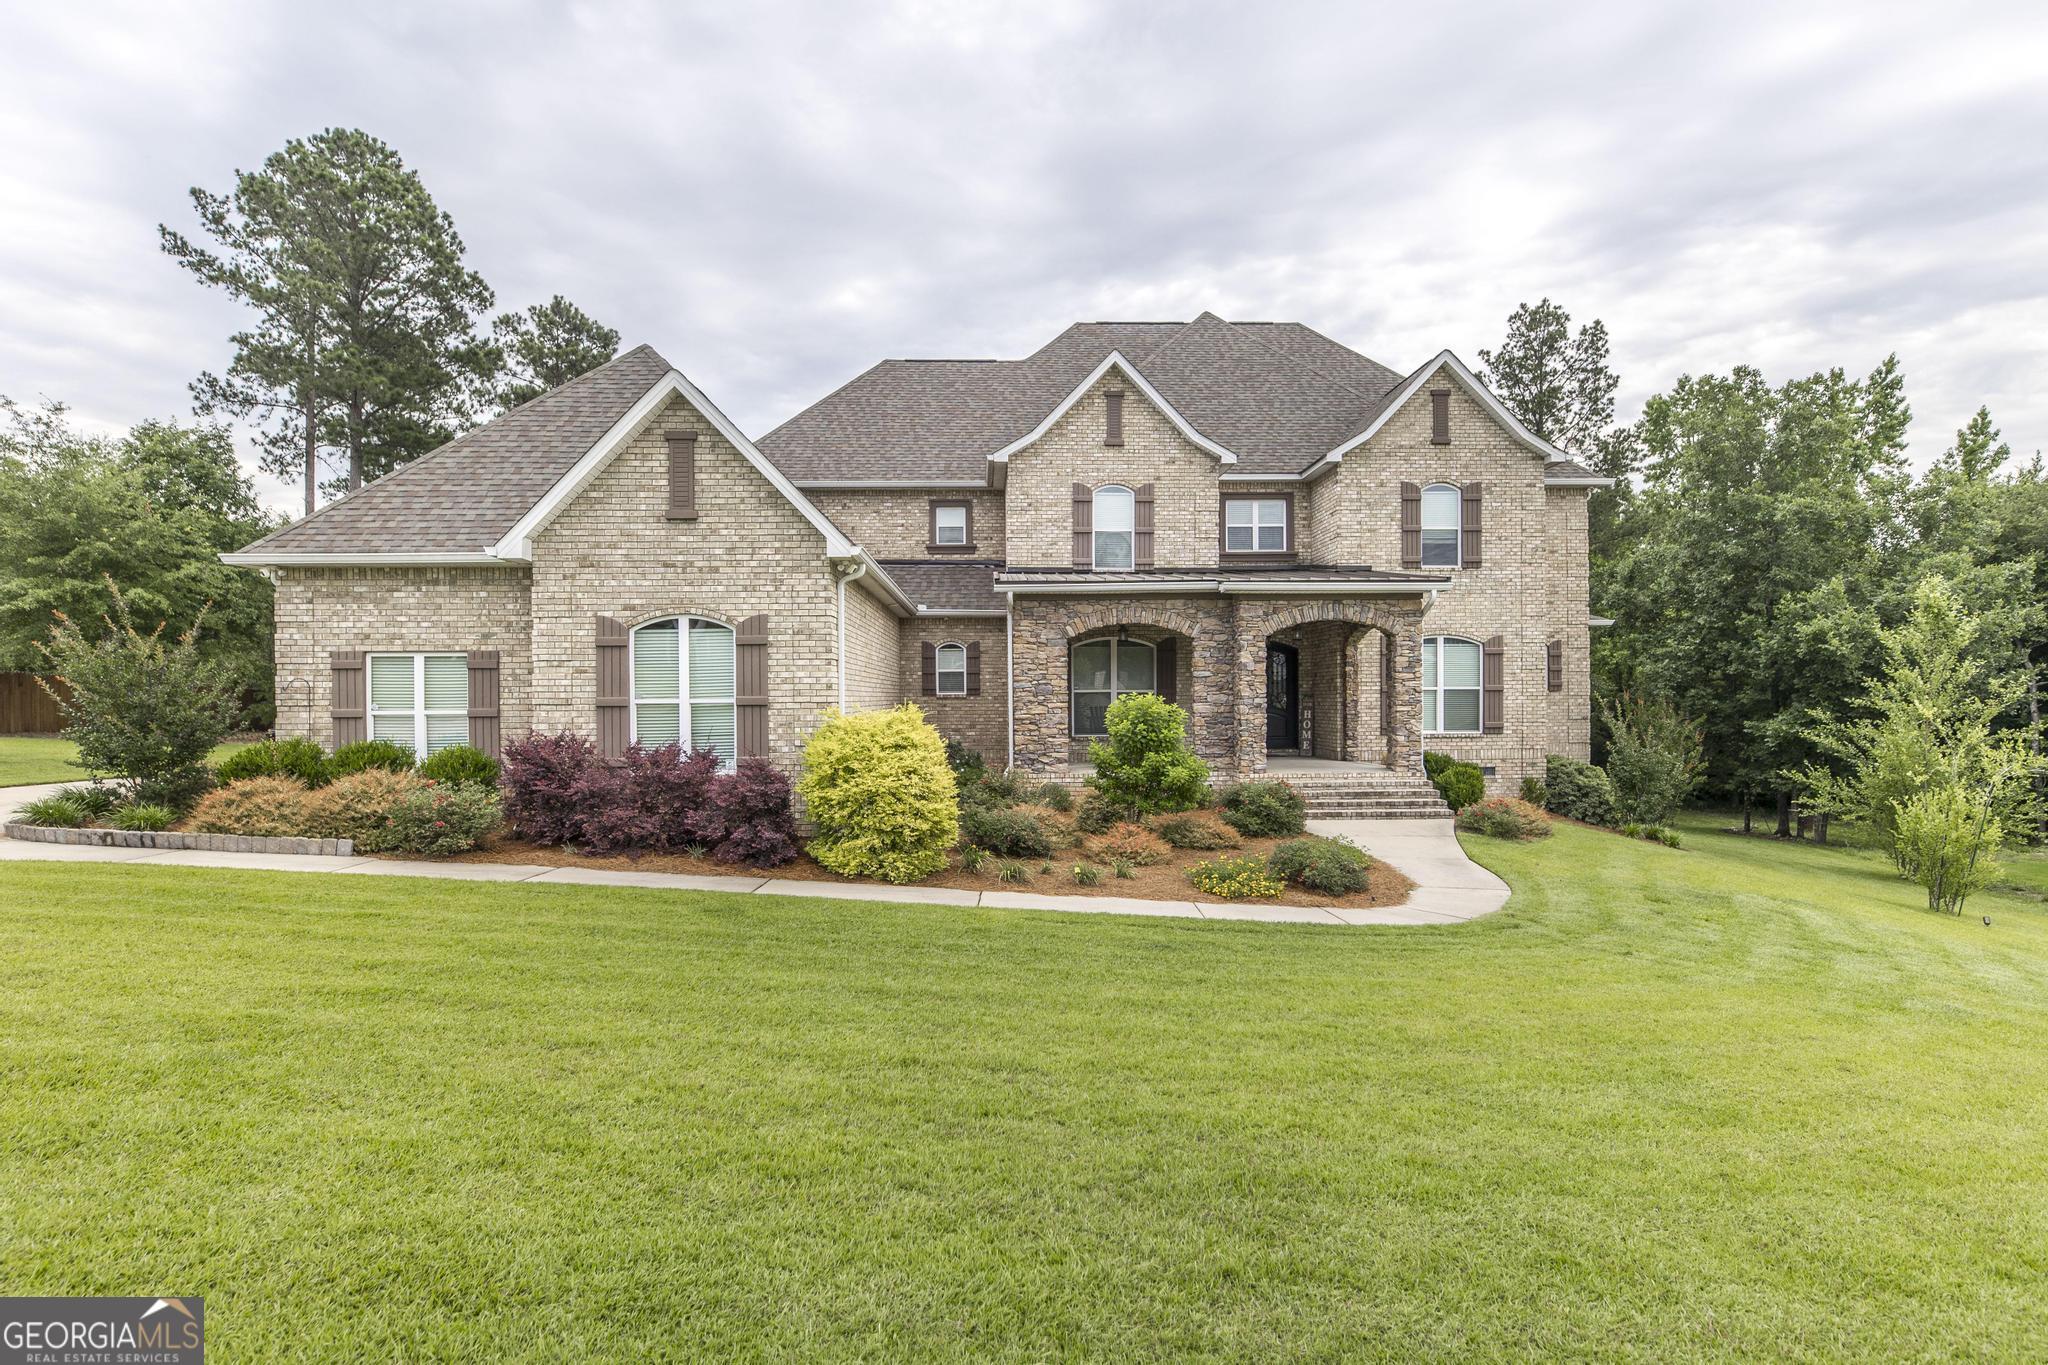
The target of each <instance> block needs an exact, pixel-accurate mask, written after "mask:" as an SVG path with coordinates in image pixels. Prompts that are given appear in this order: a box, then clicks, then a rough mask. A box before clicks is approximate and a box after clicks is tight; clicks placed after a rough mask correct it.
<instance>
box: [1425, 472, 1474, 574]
mask: <svg viewBox="0 0 2048 1365" xmlns="http://www.w3.org/2000/svg"><path fill="white" fill-rule="evenodd" d="M1464 534H1465V494H1464V491H1463V490H1462V489H1460V488H1459V487H1458V485H1456V484H1454V483H1433V484H1431V485H1430V486H1429V487H1427V488H1425V489H1423V490H1422V563H1423V565H1424V567H1426V568H1439V569H1455V568H1457V567H1458V565H1459V564H1461V563H1463V562H1464V554H1463V551H1462V549H1461V548H1460V543H1461V542H1462V540H1463V538H1464Z"/></svg>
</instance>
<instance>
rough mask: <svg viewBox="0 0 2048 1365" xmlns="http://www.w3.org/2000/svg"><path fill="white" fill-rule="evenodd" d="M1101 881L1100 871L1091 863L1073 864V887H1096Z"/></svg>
mask: <svg viewBox="0 0 2048 1365" xmlns="http://www.w3.org/2000/svg"><path fill="white" fill-rule="evenodd" d="M1101 881H1102V869H1101V868H1099V867H1096V866H1095V865H1094V864H1093V863H1075V864H1074V885H1076V886H1096V885H1099V884H1100V883H1101Z"/></svg>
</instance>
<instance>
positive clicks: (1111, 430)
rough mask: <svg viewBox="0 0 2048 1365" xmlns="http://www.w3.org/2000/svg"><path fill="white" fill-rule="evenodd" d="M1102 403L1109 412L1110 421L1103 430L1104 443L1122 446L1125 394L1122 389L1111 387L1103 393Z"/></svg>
mask: <svg viewBox="0 0 2048 1365" xmlns="http://www.w3.org/2000/svg"><path fill="white" fill-rule="evenodd" d="M1102 404H1103V407H1104V408H1105V409H1107V413H1108V419H1109V420H1108V423H1107V425H1105V426H1104V428H1103V432H1102V443H1103V444H1104V445H1106V446H1120V445H1122V444H1123V443H1124V395H1123V391H1122V390H1121V389H1111V390H1110V391H1109V392H1108V393H1105V394H1103V395H1102Z"/></svg>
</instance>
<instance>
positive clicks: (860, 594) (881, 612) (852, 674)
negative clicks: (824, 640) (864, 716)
mask: <svg viewBox="0 0 2048 1365" xmlns="http://www.w3.org/2000/svg"><path fill="white" fill-rule="evenodd" d="M902 624H903V623H902V622H901V620H900V619H899V618H898V617H897V616H896V615H895V614H894V613H892V612H891V611H890V610H889V609H888V607H886V606H884V605H883V604H882V603H881V602H880V601H878V600H877V599H876V598H875V596H874V594H872V593H870V592H869V591H868V590H867V589H866V588H865V587H864V586H862V584H861V582H860V580H858V579H856V580H855V581H854V582H852V583H850V584H848V585H847V588H846V709H847V710H848V711H874V710H878V709H881V708H885V707H890V706H894V705H896V704H897V703H898V702H900V701H902V700H903V692H902V681H901V678H900V676H899V670H898V668H897V657H898V655H899V654H900V653H901V652H902V651H901V646H900V643H899V635H900V631H901V626H902Z"/></svg>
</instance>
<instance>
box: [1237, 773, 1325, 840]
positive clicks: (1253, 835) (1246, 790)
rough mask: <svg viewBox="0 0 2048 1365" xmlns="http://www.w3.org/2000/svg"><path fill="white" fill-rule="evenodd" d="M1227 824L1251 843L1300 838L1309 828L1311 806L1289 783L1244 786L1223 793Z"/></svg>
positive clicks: (1261, 783)
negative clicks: (1256, 840)
mask: <svg viewBox="0 0 2048 1365" xmlns="http://www.w3.org/2000/svg"><path fill="white" fill-rule="evenodd" d="M1223 820H1224V823H1225V824H1227V825H1229V826H1230V827H1231V828H1232V829H1234V830H1236V831H1237V832H1238V833H1239V834H1242V835H1244V836H1245V837H1247V838H1250V839H1279V838H1284V837H1286V836H1287V835H1290V834H1299V833H1301V832H1302V830H1303V829H1305V828H1306V827H1307V824H1308V802H1307V801H1306V800H1304V799H1303V798H1302V795H1301V793H1300V792H1298V791H1296V790H1295V789H1294V788H1292V787H1290V786H1288V785H1287V784H1286V783H1285V782H1241V783H1239V784H1238V785H1236V786H1234V787H1231V788H1229V789H1228V790H1227V791H1225V792H1224V793H1223Z"/></svg>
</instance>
